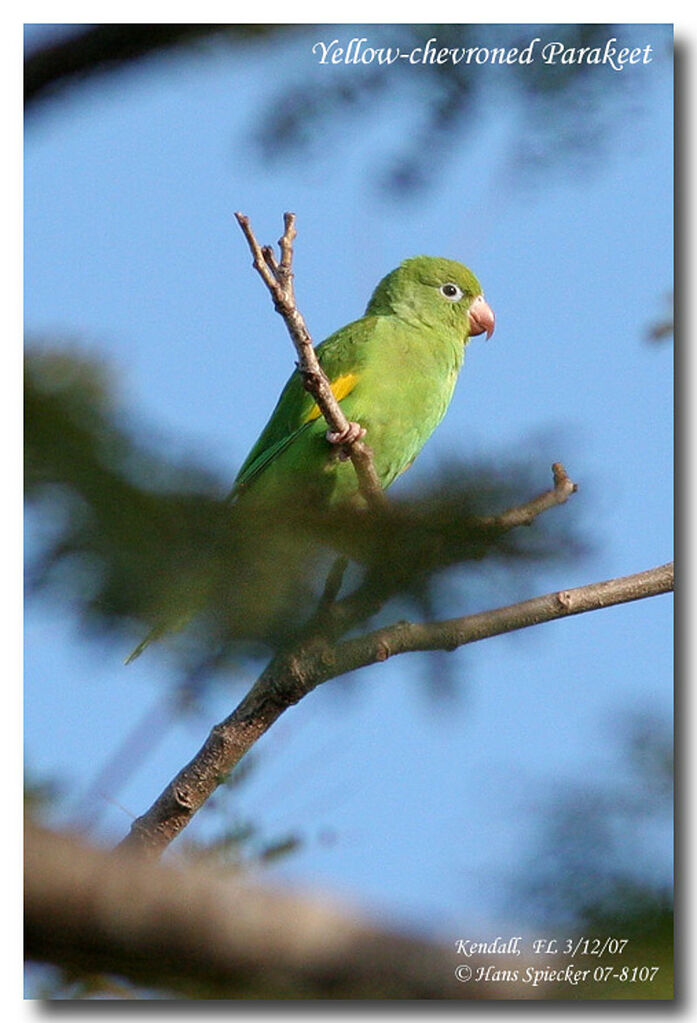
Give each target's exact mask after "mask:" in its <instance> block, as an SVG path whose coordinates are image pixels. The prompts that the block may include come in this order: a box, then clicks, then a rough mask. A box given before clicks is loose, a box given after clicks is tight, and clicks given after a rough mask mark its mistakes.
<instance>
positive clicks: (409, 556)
mask: <svg viewBox="0 0 697 1023" xmlns="http://www.w3.org/2000/svg"><path fill="white" fill-rule="evenodd" d="M25 415H26V427H25V455H26V470H25V480H26V496H27V500H28V504H29V507H30V509H31V511H32V513H33V514H32V516H31V518H30V524H31V530H30V537H31V540H32V542H31V543H30V544H29V545H28V549H29V554H30V560H29V565H28V570H27V589H28V593H29V594H31V593H34V592H37V591H38V590H43V589H46V588H49V589H50V591H51V592H52V593H54V594H55V595H56V596H57V597H58V598H59V599H61V600H62V601H63V602H70V604H71V606H72V607H73V608H74V610H75V611H76V612H77V613H79V614H80V615H81V617H82V620H83V622H84V623H85V624H86V626H88V627H89V628H91V629H93V630H98V631H100V632H104V631H107V632H108V631H113V630H120V631H121V632H124V631H126V629H129V630H130V631H131V634H136V633H135V629H136V628H139V627H142V628H147V627H150V628H153V629H154V630H155V634H156V635H158V636H159V634H160V633H168V632H170V631H177V629H178V628H179V627H181V626H184V625H188V624H189V622H190V621H191V622H192V627H191V628H190V629H187V631H186V634H185V637H184V642H183V645H181V646H180V647H179V648H178V649H179V652H180V654H181V655H182V656H183V657H184V660H185V663H189V664H192V663H194V664H198V665H199V666H200V665H202V664H205V665H207V666H208V668H213V667H215V666H216V663H217V661H218V659H219V658H222V659H223V660H224V658H225V656H226V652H227V651H228V650H229V648H230V645H231V643H233V641H234V642H236V643H238V644H240V643H241V644H243V645H244V649H245V650H247V651H248V652H250V653H252V652H254V651H257V652H262V649H261V647H260V644H263V648H264V652H268V648H272V649H273V648H276V647H277V646H278V645H279V644H281V643H284V642H287V641H288V639H289V638H290V636H291V635H294V634H295V632H296V630H297V629H298V628H300V626H301V625H302V624H303V622H304V621H305V620H306V619H307V618H308V616H309V615H310V614H311V613H312V612H313V611H314V609H315V607H316V605H317V601H318V600H319V598H320V596H321V593H322V588H323V585H324V582H325V577H326V574H327V571H328V569H329V566H330V565H331V563H332V559H333V558H334V557H335V555H336V553H337V552H340V553H343V554H346V555H348V556H349V557H350V558H352V559H353V561H354V563H355V564H357V565H359V566H360V571H359V572H358V574H359V576H360V581H359V582H358V587H360V588H361V592H363V593H365V594H366V600H367V603H366V607H367V609H368V611H367V614H370V613H373V611H374V610H376V609H378V608H379V607H380V606H381V605H382V604H383V603H385V601H387V600H389V599H399V600H400V601H401V602H402V603H403V604H404V603H405V602H406V604H407V605H411V606H412V609H413V607H414V606H417V607H419V608H421V609H422V610H423V609H427V610H434V609H435V608H437V607H438V591H439V580H440V579H441V577H442V576H443V573H447V572H448V571H450V570H452V569H453V568H457V567H458V566H462V565H465V564H471V565H473V566H476V564H477V563H478V562H480V561H481V560H482V559H484V558H487V559H488V563H494V564H498V565H500V566H501V568H502V569H504V570H508V569H509V568H510V567H511V566H515V565H516V564H519V565H521V566H525V569H526V572H529V570H530V569H531V567H532V566H533V565H534V564H535V563H536V562H539V561H540V560H541V559H544V558H550V557H557V558H558V557H560V556H563V555H569V554H571V553H575V552H576V551H577V550H578V546H575V545H574V540H573V538H572V536H571V535H570V533H569V530H568V515H567V516H564V515H556V516H555V515H547V516H543V517H541V518H540V519H538V520H537V521H536V523H535V524H534V525H533V526H532V527H530V528H527V529H525V530H515V531H513V532H510V533H508V534H503V533H501V531H500V530H499V529H498V527H496V526H495V525H493V526H492V524H491V523H487V522H485V521H482V519H481V518H480V516H482V515H488V514H491V513H492V512H494V513H495V512H500V511H503V510H504V509H505V508H506V507H508V506H510V505H511V504H515V503H518V502H519V501H521V500H527V499H529V498H530V497H531V496H533V495H534V494H535V493H536V492H538V491H539V490H540V489H542V487H541V485H540V484H541V482H542V483H543V484H545V483H546V482H547V481H546V480H542V481H541V480H540V479H539V478H538V479H537V481H536V485H534V486H533V485H532V483H531V481H530V478H529V471H527V470H525V469H523V468H521V467H520V466H505V467H498V468H497V470H496V471H491V470H490V469H487V468H486V467H484V466H481V465H480V466H462V465H458V466H449V467H448V472H447V473H446V474H445V475H444V477H443V478H442V479H441V480H439V481H436V482H434V483H433V485H432V486H431V488H430V490H429V491H428V492H427V493H421V494H420V495H419V497H418V498H417V499H414V500H410V501H407V500H404V499H403V500H400V501H399V502H395V501H390V502H389V503H388V507H387V508H385V509H384V510H380V511H376V512H367V511H365V510H361V509H355V508H346V507H345V508H342V509H338V510H335V511H333V512H329V511H326V510H322V509H321V508H319V509H318V508H313V507H312V503H311V502H310V501H308V500H307V494H306V493H305V492H304V490H299V493H298V500H297V501H293V502H289V503H288V505H287V506H285V507H284V508H282V509H277V508H273V509H260V508H259V507H257V506H256V505H254V504H253V503H251V502H250V501H249V499H248V495H245V498H244V499H243V500H241V501H239V502H236V503H230V502H229V500H228V499H227V498H226V496H225V490H224V488H223V486H222V485H221V484H220V483H219V482H218V481H216V480H214V479H213V478H212V477H210V476H208V475H206V474H205V473H203V472H202V471H201V470H200V469H198V468H197V467H196V466H192V465H182V464H172V463H169V462H167V461H166V460H165V459H163V458H162V457H158V456H156V455H154V454H153V453H152V452H151V451H149V450H147V449H146V448H145V447H144V445H143V444H141V443H140V442H138V441H136V440H135V439H134V438H133V436H132V427H130V426H129V427H127V426H126V424H125V422H124V418H125V417H124V416H123V414H122V413H120V412H119V410H118V407H117V402H116V399H115V397H114V394H113V391H112V387H111V384H110V382H109V379H108V375H107V373H106V370H105V368H104V366H102V365H100V364H98V363H95V362H93V361H89V360H87V359H85V358H84V357H82V356H79V355H77V354H75V353H70V352H69V351H67V350H66V349H65V348H61V349H59V350H52V349H50V348H46V347H43V348H33V349H29V351H28V354H27V360H26V370H25ZM454 481H455V482H454ZM355 571H356V570H355V569H354V574H355ZM473 585H474V584H473V582H472V579H470V578H468V588H471V587H472V586H473ZM474 589H475V592H476V585H474ZM192 619H193V621H192ZM137 623H141V626H138V625H137ZM192 658H193V659H192Z"/></svg>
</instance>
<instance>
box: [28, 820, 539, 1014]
mask: <svg viewBox="0 0 697 1023" xmlns="http://www.w3.org/2000/svg"><path fill="white" fill-rule="evenodd" d="M448 937H449V939H450V940H449V943H448V945H444V944H443V945H441V944H437V943H435V942H431V941H425V940H422V939H419V938H415V937H408V936H406V935H404V934H401V933H399V932H397V931H390V930H386V929H384V928H379V927H377V926H376V925H375V924H373V923H372V922H371V921H370V920H368V919H365V918H361V917H359V916H358V915H356V914H354V913H351V912H349V911H348V910H347V909H346V908H345V907H342V906H340V905H338V904H336V903H334V902H333V901H330V900H328V899H326V898H321V899H320V898H319V897H318V896H316V895H312V896H311V895H302V896H300V895H288V894H284V893H282V892H280V891H272V890H269V889H264V888H261V887H259V886H256V885H250V884H245V883H244V882H241V881H240V880H239V879H238V878H235V879H232V880H231V879H230V876H229V874H228V875H227V877H225V876H222V877H221V876H216V875H215V874H213V873H212V871H210V869H208V870H203V869H201V868H198V869H197V868H191V867H188V868H184V869H176V868H173V867H172V866H168V867H164V866H160V865H158V864H153V863H146V862H144V861H143V860H142V859H139V858H138V859H136V858H134V857H133V856H126V855H121V856H115V855H113V853H107V852H105V851H103V850H100V849H95V848H93V847H90V846H87V845H84V844H82V843H80V842H78V841H76V840H75V839H74V838H72V837H68V836H67V835H61V834H57V833H54V832H49V831H46V830H44V829H42V828H38V827H36V826H29V828H28V829H27V836H26V843H25V947H26V956H27V958H28V959H32V960H36V961H40V962H50V963H54V964H56V965H58V966H62V967H64V968H67V969H70V970H71V971H74V972H76V973H78V974H84V973H85V972H88V973H89V972H91V973H102V972H107V973H111V974H114V973H116V974H120V975H122V976H125V977H127V978H129V979H130V980H132V981H135V982H136V983H141V984H146V985H148V986H154V987H164V988H165V989H166V990H171V991H176V992H179V993H181V994H184V995H185V996H187V997H191V998H201V997H204V998H303V999H308V998H310V999H315V998H332V999H336V998H419V999H422V998H437V999H444V998H445V999H452V998H467V999H476V998H523V997H526V994H529V995H530V996H531V997H532V996H533V995H534V997H536V998H539V997H540V987H539V986H538V987H537V988H532V985H530V984H528V985H520V988H519V987H518V985H515V984H511V983H510V982H509V983H503V984H498V983H496V982H491V981H489V982H486V983H483V982H482V983H476V982H475V981H469V982H468V983H466V984H465V983H460V982H459V981H458V980H457V979H456V977H455V968H456V966H457V965H458V963H462V962H465V961H466V962H467V963H468V964H469V965H470V967H472V968H473V969H475V968H476V967H477V966H479V965H480V963H481V962H482V960H481V959H475V958H469V959H467V960H463V959H462V957H458V954H457V948H456V944H455V943H456V940H457V939H458V938H459V937H462V935H460V934H453V935H449V936H448ZM496 958H497V965H509V964H510V963H509V962H506V963H505V964H504V963H500V962H499V960H501V958H502V957H501V956H497V957H496ZM514 965H515V966H516V967H520V966H521V965H522V963H521V959H520V957H518V958H517V959H516V961H515V964H514ZM521 972H522V971H521Z"/></svg>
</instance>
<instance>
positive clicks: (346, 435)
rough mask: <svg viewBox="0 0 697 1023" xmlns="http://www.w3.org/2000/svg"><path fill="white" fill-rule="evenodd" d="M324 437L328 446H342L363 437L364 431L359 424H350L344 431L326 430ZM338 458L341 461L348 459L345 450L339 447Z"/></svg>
mask: <svg viewBox="0 0 697 1023" xmlns="http://www.w3.org/2000/svg"><path fill="white" fill-rule="evenodd" d="M325 437H326V438H327V440H328V441H329V443H330V444H336V445H339V446H340V445H343V444H353V442H354V441H356V440H360V439H361V437H365V429H364V428H363V427H362V426H361V425H360V423H354V422H350V423H349V424H348V426H347V427H346V429H345V430H327V432H326V434H325ZM338 456H339V458H340V459H341V460H342V461H346V459H347V458H348V457H349V455H348V452H347V451H346V449H345V448H343V447H339V451H338Z"/></svg>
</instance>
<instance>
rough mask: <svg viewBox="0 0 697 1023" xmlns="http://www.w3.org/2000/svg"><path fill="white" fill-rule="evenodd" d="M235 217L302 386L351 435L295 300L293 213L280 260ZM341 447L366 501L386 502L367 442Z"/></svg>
mask: <svg viewBox="0 0 697 1023" xmlns="http://www.w3.org/2000/svg"><path fill="white" fill-rule="evenodd" d="M235 217H236V218H237V222H238V223H239V225H240V227H241V228H242V232H243V234H244V236H245V238H246V239H247V244H248V245H249V248H250V251H251V253H252V256H253V257H254V258H253V264H252V265H253V266H254V269H255V270H256V271H257V272H258V273H259V276H260V277H261V279H262V280H263V282H264V284H265V285H266V287H267V288H268V289H269V292H270V293H271V297H272V298H273V303H274V309H275V310H276V312H277V313H279V314H280V315H281V316H282V317H283V320H284V322H285V324H286V327H287V328H288V333H289V334H290V336H291V339H292V341H293V344H294V346H295V350H296V352H297V353H298V372H299V373H300V375H301V376H302V380H303V386H304V387H305V389H306V390H307V391H309V393H310V394H311V395H312V397H313V398H314V399H315V401H316V402H317V406H318V408H319V410H320V412H321V413H322V415H323V416H324V418H325V420H326V421H327V424H328V425H329V428H330V430H331V432H332V433H336V434H338V435H340V436H348V435H350V423H349V421H348V419H347V418H346V416H345V415H344V412H343V410H342V408H341V405H340V404H339V402H338V401H337V400H336V398H335V397H334V394H333V393H332V389H331V384H330V382H329V380H328V379H327V377H326V375H325V373H324V370H323V369H322V367H321V366H320V364H319V360H318V358H317V353H316V352H315V349H314V345H313V343H312V337H311V336H310V332H309V330H308V329H307V324H306V323H305V320H304V317H303V315H302V313H301V312H300V310H299V309H298V307H297V304H296V301H295V289H294V287H293V242H294V240H295V237H296V233H297V232H296V230H295V214H294V213H284V215H283V222H284V231H283V235H282V236H281V238H280V239H279V242H278V244H279V248H280V255H281V260H280V262H279V261H278V260H277V259H276V256H275V255H274V251H273V249H272V248H271V246H269V245H265V246H261V245H260V244H259V242H258V241H257V239H256V236H255V235H254V232H253V231H252V227H251V225H250V222H249V217H246V216H245V215H244V214H243V213H236V214H235ZM342 447H343V449H344V451H345V453H346V455H347V456H348V457H349V458H350V459H351V461H352V462H353V466H354V469H355V470H356V476H357V477H358V486H359V490H360V492H361V494H362V495H363V497H364V498H365V500H366V501H367V502H368V504H371V505H373V506H377V505H380V504H382V502H384V501H385V493H384V491H383V489H382V486H381V484H380V480H379V479H378V476H377V473H376V471H375V466H374V464H373V455H372V452H371V450H370V448H369V447H368V445H367V444H366V443H365V442H364V441H363V440H361V438H360V436H359V437H357V438H356V439H352V440H348V441H346V442H345V443H344V444H343V445H342Z"/></svg>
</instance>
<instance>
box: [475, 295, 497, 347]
mask: <svg viewBox="0 0 697 1023" xmlns="http://www.w3.org/2000/svg"><path fill="white" fill-rule="evenodd" d="M469 318H470V334H469V336H470V337H476V336H477V334H483V333H484V331H486V336H487V338H490V337H491V335H492V334H493V333H494V324H495V322H496V319H495V317H494V313H493V311H492V309H491V306H490V305H489V303H488V302H487V301H486V299H485V298H484V296H483V295H477V297H476V298H475V300H474V302H473V303H472V305H471V306H470V308H469Z"/></svg>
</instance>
